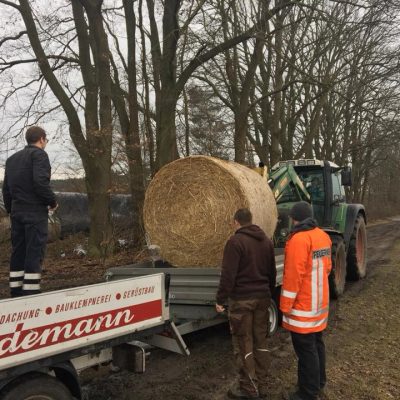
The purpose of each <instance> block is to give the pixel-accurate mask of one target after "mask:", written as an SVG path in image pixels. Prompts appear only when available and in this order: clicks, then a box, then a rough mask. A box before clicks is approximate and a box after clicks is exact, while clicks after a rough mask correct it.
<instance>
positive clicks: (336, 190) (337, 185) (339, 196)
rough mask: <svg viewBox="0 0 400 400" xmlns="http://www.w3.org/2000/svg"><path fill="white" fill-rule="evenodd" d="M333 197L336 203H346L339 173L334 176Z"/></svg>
mask: <svg viewBox="0 0 400 400" xmlns="http://www.w3.org/2000/svg"><path fill="white" fill-rule="evenodd" d="M332 195H333V200H334V201H344V193H343V187H342V185H341V177H340V173H339V172H336V173H335V174H332Z"/></svg>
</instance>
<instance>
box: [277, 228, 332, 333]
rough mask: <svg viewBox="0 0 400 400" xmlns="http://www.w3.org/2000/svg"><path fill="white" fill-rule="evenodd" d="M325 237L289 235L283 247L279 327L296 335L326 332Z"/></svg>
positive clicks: (327, 255) (317, 232) (316, 230)
mask: <svg viewBox="0 0 400 400" xmlns="http://www.w3.org/2000/svg"><path fill="white" fill-rule="evenodd" d="M331 246H332V242H331V240H330V238H329V236H328V235H327V234H326V233H325V232H324V231H323V230H321V229H319V228H314V229H311V230H305V231H300V232H296V233H294V234H292V236H290V238H289V239H288V241H287V243H286V248H285V267H284V273H283V284H282V291H281V298H280V309H281V311H282V313H284V314H286V315H283V319H282V326H283V327H284V328H286V329H288V330H290V331H293V332H297V333H312V332H319V331H322V330H324V329H325V328H326V325H327V322H328V311H329V282H328V276H329V273H330V271H331V267H332V263H331Z"/></svg>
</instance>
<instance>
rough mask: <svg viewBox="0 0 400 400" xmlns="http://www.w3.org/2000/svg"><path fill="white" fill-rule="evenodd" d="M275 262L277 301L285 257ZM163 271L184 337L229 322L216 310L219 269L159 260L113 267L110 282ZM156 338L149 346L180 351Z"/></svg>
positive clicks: (172, 313) (172, 315)
mask: <svg viewBox="0 0 400 400" xmlns="http://www.w3.org/2000/svg"><path fill="white" fill-rule="evenodd" d="M275 261H276V269H277V277H276V288H277V291H276V293H275V294H274V297H275V300H276V297H277V296H278V294H279V287H280V286H281V285H282V280H283V255H282V254H280V255H277V256H276V257H275ZM160 264H161V266H160ZM162 265H165V266H162ZM161 272H163V273H165V274H167V275H169V279H170V284H169V296H168V301H169V304H170V318H171V321H172V322H173V323H174V324H175V325H176V328H177V330H178V333H179V334H180V335H185V334H187V333H191V332H195V331H198V330H200V329H204V328H208V327H211V326H214V325H218V324H221V323H224V322H226V321H227V315H226V314H225V313H223V314H218V313H217V312H216V311H215V298H216V294H217V289H218V285H219V281H220V277H221V270H220V269H219V268H198V267H195V268H189V267H188V268H186V267H185V268H177V267H171V266H170V265H166V264H163V263H160V262H159V261H156V262H155V261H148V262H144V263H138V264H130V265H124V266H120V267H113V268H110V269H109V270H107V272H106V280H107V281H114V280H118V279H124V278H128V277H133V276H144V275H148V274H154V273H161ZM156 339H157V340H155V341H152V340H150V341H148V342H147V343H149V344H151V343H154V345H157V346H158V347H164V348H167V349H168V350H172V351H177V350H176V349H175V350H173V348H174V345H173V344H170V343H168V338H167V337H160V336H158V337H157V338H156Z"/></svg>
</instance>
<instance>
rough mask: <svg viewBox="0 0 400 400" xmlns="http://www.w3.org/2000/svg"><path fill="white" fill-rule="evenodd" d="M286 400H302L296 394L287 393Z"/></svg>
mask: <svg viewBox="0 0 400 400" xmlns="http://www.w3.org/2000/svg"><path fill="white" fill-rule="evenodd" d="M288 400H303V398H302V397H301V396H300V395H299V393H298V392H293V393H289V397H288Z"/></svg>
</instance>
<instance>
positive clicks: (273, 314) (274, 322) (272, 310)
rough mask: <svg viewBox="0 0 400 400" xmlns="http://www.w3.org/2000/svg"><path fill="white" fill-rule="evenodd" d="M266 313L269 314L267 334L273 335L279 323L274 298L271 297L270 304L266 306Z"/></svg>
mask: <svg viewBox="0 0 400 400" xmlns="http://www.w3.org/2000/svg"><path fill="white" fill-rule="evenodd" d="M268 314H269V324H268V328H269V329H268V331H269V332H268V336H274V335H275V333H276V331H277V330H278V325H279V312H278V307H277V306H276V303H275V300H274V299H271V304H270V306H269V308H268Z"/></svg>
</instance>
